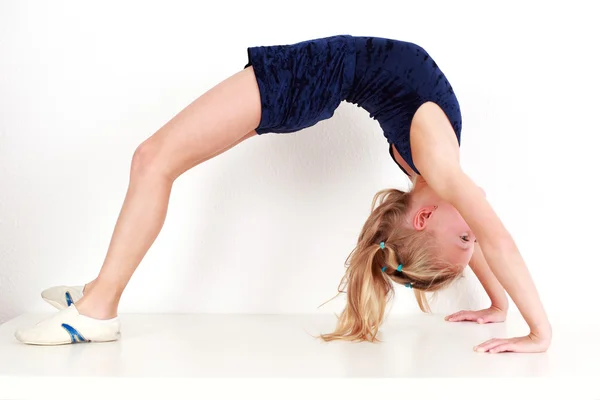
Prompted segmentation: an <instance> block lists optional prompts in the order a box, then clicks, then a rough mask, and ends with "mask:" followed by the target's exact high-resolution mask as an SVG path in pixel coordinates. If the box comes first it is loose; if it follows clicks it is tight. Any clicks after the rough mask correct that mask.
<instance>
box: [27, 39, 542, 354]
mask: <svg viewBox="0 0 600 400" xmlns="http://www.w3.org/2000/svg"><path fill="white" fill-rule="evenodd" d="M342 101H347V102H350V103H353V104H356V105H357V106H359V107H362V108H364V109H365V110H367V111H368V112H369V113H370V116H371V117H372V118H374V119H375V120H377V121H378V122H379V124H380V125H381V128H382V130H383V134H384V136H385V137H386V138H387V141H388V143H389V153H390V156H391V157H392V159H393V160H394V161H395V162H396V163H397V165H398V166H399V167H400V169H401V170H402V171H403V172H404V173H405V174H407V175H408V176H410V177H411V180H412V183H413V185H412V188H411V190H410V191H408V192H406V193H405V192H402V191H399V190H395V189H389V190H384V191H382V192H379V193H377V194H376V196H375V198H374V201H373V207H372V213H371V215H370V216H369V218H368V219H367V221H366V223H365V225H364V227H363V229H362V231H361V233H360V235H359V238H358V243H357V245H356V248H355V249H354V250H353V251H352V253H351V254H350V257H349V259H350V262H349V263H348V268H347V272H346V274H345V276H344V279H343V280H342V286H345V287H346V289H347V299H348V300H347V301H348V304H347V306H346V308H345V310H344V311H343V313H342V315H341V317H340V318H339V321H338V324H337V327H336V328H335V330H334V331H333V332H331V333H328V334H324V335H322V338H323V339H324V340H327V341H329V340H335V339H341V340H352V341H354V340H359V341H363V340H366V341H375V340H377V332H378V329H379V327H380V325H381V323H382V320H383V316H384V310H385V305H386V302H387V301H388V300H389V298H390V295H391V294H392V289H393V286H392V283H393V282H396V283H399V284H403V285H406V286H408V287H411V288H413V289H414V290H415V294H416V296H417V300H418V301H419V305H420V307H421V309H422V310H424V311H427V310H428V306H427V304H426V301H425V292H431V291H435V290H438V289H441V288H443V287H445V286H447V285H449V284H450V283H452V282H453V281H454V280H455V278H457V277H458V276H459V275H460V274H461V272H462V270H463V269H464V267H465V266H466V265H467V264H469V265H470V266H471V268H472V269H473V270H474V272H475V274H476V275H477V277H478V278H479V280H480V281H481V283H482V284H483V286H484V288H485V290H486V291H487V293H488V294H489V296H490V299H491V303H492V306H491V307H490V308H489V309H487V310H481V311H477V312H466V311H464V312H459V313H457V314H453V315H451V316H449V317H447V320H449V321H462V320H470V321H477V322H479V323H485V322H499V321H503V320H504V318H505V314H506V308H507V303H508V302H507V298H506V296H505V294H504V289H506V291H507V292H508V294H509V295H510V296H511V298H512V299H513V300H514V302H515V304H516V305H517V307H518V309H519V310H520V312H521V314H522V315H523V317H524V318H525V320H526V322H527V323H528V325H529V327H530V333H529V334H528V335H527V336H524V337H518V338H512V339H492V340H489V341H487V342H485V343H482V344H480V345H479V346H476V347H475V350H477V351H489V352H494V353H495V352H504V351H515V352H541V351H545V350H546V349H547V348H548V346H549V344H550V340H551V336H552V334H551V327H550V324H549V322H548V319H547V317H546V314H545V311H544V309H543V306H542V304H541V302H540V299H539V296H538V294H537V291H536V288H535V286H534V283H533V281H532V279H531V277H530V275H529V272H528V270H527V267H526V266H525V263H524V261H523V259H522V258H521V255H520V254H519V251H518V249H517V247H516V245H515V243H514V241H513V239H512V237H511V235H510V234H509V232H508V231H507V230H506V228H505V227H504V226H503V225H502V222H501V221H500V220H499V218H498V217H497V215H496V214H495V212H494V210H493V209H492V207H491V206H490V204H489V203H488V202H487V200H486V198H485V195H484V193H483V192H482V190H480V189H479V188H478V187H477V186H476V185H475V183H474V182H473V181H472V180H471V179H470V178H469V177H468V176H467V175H466V174H465V173H464V172H463V171H462V170H461V167H460V163H459V145H460V133H461V127H462V122H461V113H460V107H459V104H458V101H457V98H456V96H455V94H454V91H453V89H452V86H451V85H450V83H449V82H448V80H447V79H446V77H445V76H444V74H443V73H442V71H441V70H440V69H439V68H438V66H437V64H436V63H435V61H434V60H433V59H432V58H431V57H430V56H429V54H428V53H427V52H426V51H425V50H424V49H422V48H421V47H419V46H417V45H415V44H412V43H407V42H402V41H397V40H391V39H384V38H374V37H353V36H350V35H339V36H333V37H327V38H321V39H316V40H308V41H304V42H300V43H296V44H293V45H274V46H259V47H251V48H248V64H247V65H246V66H245V68H244V69H243V70H242V71H240V72H238V73H236V74H235V75H233V76H231V77H230V78H228V79H226V80H225V81H223V82H221V83H219V84H218V85H217V86H215V87H214V88H212V89H211V90H209V91H208V92H206V93H205V94H203V95H202V96H200V97H199V98H198V99H196V100H195V101H194V102H192V103H191V104H190V105H189V106H187V107H186V108H185V109H184V110H183V111H181V112H180V113H179V114H178V115H177V116H175V117H174V118H173V119H172V120H171V121H169V122H168V123H167V124H166V125H164V126H163V127H161V128H160V129H159V130H158V131H157V132H156V133H155V134H154V135H152V136H151V137H150V138H148V139H147V140H145V141H144V142H143V143H142V144H140V146H139V147H138V148H137V149H136V151H135V153H134V155H133V160H132V163H131V171H130V183H129V187H128V190H127V194H126V197H125V202H124V204H123V208H122V210H121V213H120V215H119V218H118V220H117V223H116V227H115V230H114V233H113V237H112V240H111V243H110V246H109V248H108V252H107V255H106V258H105V260H104V263H103V265H102V268H101V270H100V272H99V274H98V276H97V277H96V279H94V280H93V281H91V282H89V283H88V284H87V285H85V287H65V286H61V287H54V288H50V289H48V290H46V291H44V292H43V293H42V297H43V298H44V299H45V300H46V301H48V302H49V303H50V304H53V305H54V306H56V307H57V308H59V309H61V311H59V312H58V313H57V314H55V315H54V316H53V317H51V318H49V319H47V320H44V321H42V322H41V323H39V324H37V325H36V326H34V327H31V328H29V329H23V330H19V331H17V332H16V337H17V339H18V340H20V341H21V342H23V343H30V344H42V345H53V344H66V343H77V342H87V341H112V340H116V339H118V337H119V335H120V323H119V319H118V317H117V309H118V304H119V299H120V297H121V294H122V293H123V291H124V289H125V287H126V285H127V283H128V282H129V280H130V278H131V276H132V275H133V273H134V271H135V269H136V268H137V266H138V265H139V263H140V262H141V260H142V258H143V257H144V256H145V254H146V252H147V251H148V249H149V248H150V246H151V245H152V243H153V242H154V240H155V239H156V237H157V235H158V233H159V231H160V230H161V228H162V225H163V222H164V219H165V215H166V211H167V203H168V201H169V195H170V192H171V188H172V185H173V182H174V181H175V179H177V177H179V176H180V175H181V174H183V173H184V172H185V171H187V170H189V169H190V168H192V167H194V166H196V165H198V164H200V163H202V162H204V161H206V160H209V159H211V158H212V157H215V156H217V155H219V154H221V153H223V152H224V151H226V150H228V149H230V148H231V147H233V146H235V145H237V144H239V143H241V142H243V141H244V140H246V139H248V138H250V137H253V136H254V135H262V134H265V133H291V132H297V131H299V130H301V129H304V128H307V127H310V126H313V125H315V124H316V123H318V122H319V121H322V120H324V119H327V118H330V117H331V116H332V115H333V113H334V111H335V109H336V108H337V107H338V106H339V104H340V103H341V102H342ZM376 203H379V204H376ZM84 293H85V295H84Z"/></svg>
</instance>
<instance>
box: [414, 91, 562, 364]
mask: <svg viewBox="0 0 600 400" xmlns="http://www.w3.org/2000/svg"><path fill="white" fill-rule="evenodd" d="M410 140H411V146H412V150H413V160H414V163H415V165H416V167H417V169H418V170H419V172H420V173H421V175H422V176H423V178H424V179H425V181H426V182H427V183H428V185H429V186H430V187H431V188H432V189H433V190H435V191H436V192H437V193H438V195H439V196H440V197H442V198H443V199H445V200H446V201H448V202H449V203H451V204H452V205H453V206H454V207H455V208H456V209H457V210H458V211H459V212H460V214H461V215H462V216H463V218H464V219H465V221H466V222H467V224H469V227H470V228H471V230H472V231H473V233H474V234H475V236H476V237H477V241H478V242H479V244H480V246H481V250H482V251H483V254H484V257H485V259H486V260H487V262H488V264H489V266H490V269H491V270H492V272H493V273H494V275H495V276H496V278H497V279H498V281H499V282H500V284H502V286H503V287H504V288H505V289H506V291H507V292H508V294H509V296H510V297H511V298H512V299H513V301H514V303H515V305H516V306H517V308H518V309H519V311H520V312H521V315H523V318H524V319H525V321H526V322H527V324H528V325H529V328H530V330H531V332H530V334H529V335H528V336H525V337H522V338H513V339H508V340H506V339H492V340H490V341H488V342H485V343H483V344H482V345H480V346H477V347H476V350H478V351H492V352H500V351H521V352H538V351H545V350H547V348H548V347H549V345H550V340H551V338H552V328H551V326H550V322H549V321H548V317H547V316H546V312H545V310H544V307H543V306H542V303H541V301H540V297H539V295H538V292H537V289H536V287H535V285H534V283H533V280H532V278H531V275H530V274H529V271H528V269H527V266H526V265H525V262H524V260H523V258H522V257H521V254H520V253H519V250H518V248H517V246H516V244H515V242H514V240H513V238H512V236H511V235H510V233H509V232H508V230H507V229H506V228H505V227H504V225H503V224H502V221H500V218H498V216H497V215H496V213H495V211H494V210H493V209H492V207H491V206H490V204H489V203H488V201H487V199H486V198H485V196H484V194H483V193H482V191H481V190H480V189H479V187H478V186H477V185H475V183H474V182H473V181H472V180H471V178H470V177H469V176H467V175H466V174H465V173H464V172H463V171H462V169H461V167H460V157H459V147H458V142H457V140H456V135H455V134H454V130H453V129H452V126H451V125H450V123H449V121H448V118H447V117H446V115H445V114H444V112H443V111H442V109H441V108H440V107H439V106H437V105H436V104H434V103H431V102H428V103H425V104H424V105H422V106H421V107H420V108H419V109H418V110H417V112H416V114H415V116H414V118H413V121H412V125H411V132H410Z"/></svg>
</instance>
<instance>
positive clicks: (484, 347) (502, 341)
mask: <svg viewBox="0 0 600 400" xmlns="http://www.w3.org/2000/svg"><path fill="white" fill-rule="evenodd" d="M505 343H507V340H506V339H490V340H488V341H487V342H483V343H481V344H480V345H478V346H475V348H474V350H475V351H476V352H478V353H484V352H486V351H488V350H489V349H491V348H494V347H496V346H499V345H501V344H505Z"/></svg>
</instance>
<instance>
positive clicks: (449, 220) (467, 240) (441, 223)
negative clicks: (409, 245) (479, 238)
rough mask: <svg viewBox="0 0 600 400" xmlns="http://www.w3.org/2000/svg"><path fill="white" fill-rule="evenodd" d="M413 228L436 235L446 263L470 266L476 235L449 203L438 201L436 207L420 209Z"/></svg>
mask: <svg viewBox="0 0 600 400" xmlns="http://www.w3.org/2000/svg"><path fill="white" fill-rule="evenodd" d="M413 227H414V228H415V229H417V230H428V231H430V232H432V233H433V234H434V236H435V237H436V238H437V240H438V243H439V244H440V245H441V246H442V249H441V250H442V254H443V255H444V258H445V259H446V261H448V262H450V263H452V264H454V265H459V266H461V267H463V268H464V267H466V266H467V265H468V264H469V261H470V260H471V256H472V255H473V251H474V249H475V241H476V239H475V235H474V234H473V232H472V231H471V229H470V228H469V225H467V223H466V222H465V220H464V219H463V217H462V216H461V215H460V213H459V212H458V210H456V208H454V207H453V206H452V205H451V204H450V203H448V202H447V201H444V200H442V199H437V201H435V205H428V206H423V207H421V208H419V209H418V210H417V212H416V214H415V216H414V218H413Z"/></svg>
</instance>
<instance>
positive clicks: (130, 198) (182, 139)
mask: <svg viewBox="0 0 600 400" xmlns="http://www.w3.org/2000/svg"><path fill="white" fill-rule="evenodd" d="M260 119H261V103H260V94H259V91H258V85H257V83H256V78H255V76H254V70H253V68H252V67H248V68H246V69H244V70H242V71H240V72H238V73H237V74H235V75H233V76H231V77H230V78H228V79H226V80H225V81H223V82H221V83H220V84H218V85H217V86H215V87H214V88H212V89H211V90H209V91H208V92H206V93H205V94H203V95H202V96H200V97H199V98H198V99H196V100H195V101H194V102H193V103H191V104H190V105H189V106H187V107H186V108H185V109H184V110H183V111H181V112H180V113H179V114H178V115H176V116H175V117H174V118H173V119H172V120H170V121H169V122H168V123H167V124H166V125H164V126H163V127H162V128H160V129H159V130H158V132H156V133H155V134H154V135H152V136H151V137H150V138H148V139H147V140H145V141H144V142H143V143H142V144H141V145H140V146H139V147H138V148H137V150H136V151H135V153H134V155H133V160H132V163H131V171H130V182H129V187H128V190H127V194H126V196H125V201H124V204H123V207H122V209H121V212H120V215H119V218H118V219H117V223H116V226H115V229H114V232H113V236H112V239H111V242H110V246H109V248H108V252H107V254H106V258H105V260H104V263H103V265H102V268H101V270H100V273H99V274H98V276H97V278H96V279H94V281H92V282H91V283H90V284H88V285H87V286H86V289H85V296H84V297H83V298H82V299H81V300H79V301H78V302H77V303H76V304H75V306H76V307H77V310H78V311H79V313H80V314H83V315H86V316H88V317H92V318H96V319H110V318H113V317H115V316H116V315H117V308H118V304H119V299H120V297H121V294H122V293H123V290H124V289H125V286H126V285H127V283H128V282H129V280H130V278H131V276H132V275H133V273H134V271H135V269H136V268H137V266H138V265H139V264H140V262H141V261H142V259H143V257H144V256H145V254H146V252H147V251H148V249H149V248H150V246H151V245H152V243H153V242H154V240H155V239H156V237H157V236H158V234H159V232H160V230H161V229H162V226H163V223H164V220H165V216H166V213H167V206H168V202H169V196H170V193H171V188H172V185H173V182H174V181H175V179H176V178H177V177H178V176H180V175H181V174H183V173H184V172H185V171H187V170H189V169H190V168H192V167H194V166H196V165H198V164H200V163H202V162H204V161H206V160H209V159H210V158H213V157H215V156H217V155H219V154H221V153H223V152H224V151H226V150H228V149H230V148H231V147H233V146H235V145H236V144H238V143H240V142H242V141H243V140H245V139H247V138H249V137H251V136H253V135H255V134H256V132H255V131H254V130H255V129H256V128H257V126H258V124H259V123H260Z"/></svg>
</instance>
